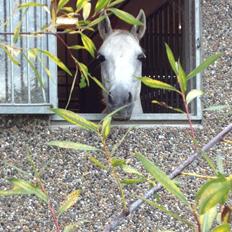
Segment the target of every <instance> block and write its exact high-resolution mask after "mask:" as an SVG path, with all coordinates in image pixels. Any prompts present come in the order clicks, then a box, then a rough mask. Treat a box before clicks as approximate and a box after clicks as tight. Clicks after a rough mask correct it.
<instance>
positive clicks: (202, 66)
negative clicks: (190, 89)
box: [187, 53, 222, 80]
mask: <svg viewBox="0 0 232 232" xmlns="http://www.w3.org/2000/svg"><path fill="white" fill-rule="evenodd" d="M221 56H222V53H218V54H214V55H212V56H210V57H208V58H207V59H206V60H205V61H204V62H203V63H201V64H200V65H199V66H198V67H196V68H195V69H194V70H192V71H191V72H190V73H189V74H188V75H187V79H188V80H190V79H191V78H192V77H195V76H196V75H197V74H198V73H200V72H202V71H203V70H205V69H206V68H208V66H210V65H211V64H213V63H214V62H215V61H216V60H217V59H219V58H220V57H221Z"/></svg>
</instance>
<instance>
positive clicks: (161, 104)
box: [152, 100, 184, 114]
mask: <svg viewBox="0 0 232 232" xmlns="http://www.w3.org/2000/svg"><path fill="white" fill-rule="evenodd" d="M152 103H153V104H157V105H160V106H162V107H165V108H167V109H170V110H173V111H176V112H178V113H182V114H183V113H184V111H183V110H181V109H179V108H174V107H172V106H169V105H167V103H165V102H160V101H157V100H152Z"/></svg>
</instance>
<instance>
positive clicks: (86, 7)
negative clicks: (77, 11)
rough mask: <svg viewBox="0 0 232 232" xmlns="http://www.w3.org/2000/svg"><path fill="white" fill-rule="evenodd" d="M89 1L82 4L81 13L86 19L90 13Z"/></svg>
mask: <svg viewBox="0 0 232 232" xmlns="http://www.w3.org/2000/svg"><path fill="white" fill-rule="evenodd" d="M91 6H92V5H91V3H90V2H87V3H85V4H84V6H83V12H82V15H83V19H84V20H86V19H88V17H89V15H90V12H91Z"/></svg>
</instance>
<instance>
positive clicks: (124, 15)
mask: <svg viewBox="0 0 232 232" xmlns="http://www.w3.org/2000/svg"><path fill="white" fill-rule="evenodd" d="M109 11H111V12H112V13H113V14H114V15H115V16H117V17H118V18H119V19H121V20H123V21H124V22H126V23H128V24H132V25H143V24H142V22H140V21H139V20H138V19H136V18H135V17H134V16H133V15H131V14H129V13H127V12H125V11H122V10H119V9H116V8H110V9H109Z"/></svg>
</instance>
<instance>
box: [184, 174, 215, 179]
mask: <svg viewBox="0 0 232 232" xmlns="http://www.w3.org/2000/svg"><path fill="white" fill-rule="evenodd" d="M180 175H182V176H193V177H197V178H201V179H207V180H209V179H215V178H216V177H215V176H204V175H199V174H196V173H187V172H181V174H180Z"/></svg>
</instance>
